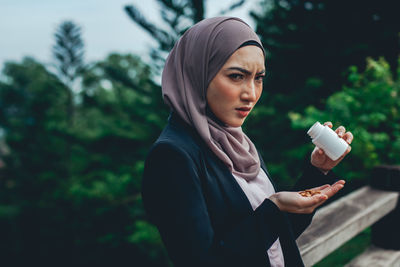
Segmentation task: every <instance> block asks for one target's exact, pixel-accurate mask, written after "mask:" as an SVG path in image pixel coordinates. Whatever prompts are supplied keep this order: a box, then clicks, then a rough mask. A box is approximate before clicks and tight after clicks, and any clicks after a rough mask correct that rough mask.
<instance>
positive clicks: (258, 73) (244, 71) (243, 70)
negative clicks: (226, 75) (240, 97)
mask: <svg viewBox="0 0 400 267" xmlns="http://www.w3.org/2000/svg"><path fill="white" fill-rule="evenodd" d="M227 70H238V71H240V72H243V73H244V74H246V75H249V74H251V72H250V71H248V70H246V69H243V68H240V67H230V68H227ZM264 73H265V70H262V71H260V72H257V75H260V74H264Z"/></svg>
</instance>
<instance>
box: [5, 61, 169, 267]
mask: <svg viewBox="0 0 400 267" xmlns="http://www.w3.org/2000/svg"><path fill="white" fill-rule="evenodd" d="M3 75H4V77H5V79H4V81H3V82H1V83H0V125H1V127H2V130H3V131H4V133H5V134H4V138H5V143H6V145H7V147H8V148H9V153H8V154H7V155H5V156H4V157H3V160H4V162H5V168H4V169H3V170H2V172H1V174H0V175H1V177H2V178H3V181H2V184H4V185H5V186H2V187H0V201H1V202H0V203H1V204H0V225H2V226H4V227H3V228H1V230H0V231H1V234H2V236H3V237H4V239H3V240H5V241H4V242H6V243H7V242H8V243H9V244H11V245H9V246H7V247H4V248H3V246H2V247H1V248H2V249H3V251H6V254H7V255H9V258H7V259H5V260H10V261H14V262H16V263H20V264H24V263H25V262H24V258H25V257H21V256H22V255H28V258H30V259H31V260H38V261H39V260H40V261H41V262H43V264H45V265H46V263H48V264H50V262H52V261H53V260H56V259H57V258H60V257H66V253H67V254H69V255H71V257H70V259H69V260H66V262H65V265H69V266H70V265H74V261H79V262H80V263H82V264H89V263H90V264H89V265H91V264H96V265H101V266H105V265H107V266H108V265H110V264H112V263H113V264H117V265H118V264H119V265H121V264H131V265H132V264H135V263H136V264H137V263H138V262H139V263H143V266H157V265H159V264H160V263H161V262H168V260H167V258H166V254H165V251H164V248H163V246H162V245H161V240H160V237H159V234H158V232H157V230H156V229H155V227H154V226H152V225H151V224H149V223H148V222H146V218H145V213H144V210H143V205H142V199H141V195H140V190H141V177H142V172H143V167H144V158H145V155H146V153H147V150H148V149H149V147H150V145H151V144H152V143H153V142H154V141H155V139H156V138H157V136H158V135H159V133H160V131H161V129H162V128H163V126H164V125H165V123H166V121H167V116H168V110H167V109H166V107H165V106H164V105H163V104H162V103H161V101H162V100H161V90H160V87H159V86H157V85H155V83H154V82H152V80H151V78H152V77H151V73H150V69H149V67H148V66H147V65H145V64H144V63H142V62H141V61H140V59H139V58H138V57H136V56H132V55H118V54H113V55H110V56H109V57H108V58H107V59H105V60H104V61H101V62H98V63H96V64H93V66H92V67H91V68H89V69H87V71H86V73H85V74H84V76H83V85H82V88H83V90H82V93H81V94H80V95H77V96H75V97H74V99H76V102H75V103H74V105H75V112H74V113H73V116H74V117H73V120H72V122H73V123H71V121H70V118H69V114H68V103H69V101H68V100H69V98H68V94H69V93H70V92H71V91H70V88H67V87H66V86H65V85H64V83H62V82H61V81H60V80H59V79H58V78H57V77H56V76H55V75H53V74H51V73H50V72H48V71H47V70H46V69H45V68H44V66H43V65H41V64H40V63H38V62H36V61H34V60H33V59H29V58H26V59H24V61H23V62H21V63H7V64H6V66H5V68H4V73H3ZM9 224H11V225H14V226H13V228H14V229H15V231H17V232H22V233H29V234H26V235H15V232H10V231H7V229H9V226H8V225H9ZM38 240H40V241H38ZM2 243H3V242H2ZM4 244H5V243H4ZM43 252H45V253H46V255H49V256H48V257H47V258H45V257H43V256H44V255H43ZM130 255H134V256H133V257H130Z"/></svg>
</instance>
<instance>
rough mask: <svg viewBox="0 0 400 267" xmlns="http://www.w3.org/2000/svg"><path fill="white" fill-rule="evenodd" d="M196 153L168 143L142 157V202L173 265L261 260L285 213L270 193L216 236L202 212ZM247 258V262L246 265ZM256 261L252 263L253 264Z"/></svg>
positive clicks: (242, 264) (222, 263)
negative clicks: (267, 197) (268, 197)
mask: <svg viewBox="0 0 400 267" xmlns="http://www.w3.org/2000/svg"><path fill="white" fill-rule="evenodd" d="M200 178H201V177H200V172H199V168H198V166H197V164H196V159H193V158H191V157H190V156H189V155H188V154H187V153H186V152H185V151H183V150H181V149H180V148H178V147H176V146H173V145H172V144H169V143H161V144H158V145H156V146H155V147H154V148H153V149H152V151H151V152H150V154H149V156H148V158H147V159H146V164H145V170H144V180H143V187H142V194H143V203H144V206H145V209H146V212H147V214H148V216H149V218H150V220H151V221H152V222H153V223H154V224H155V225H156V226H157V227H158V229H159V232H160V234H161V237H162V239H163V242H164V244H165V247H166V249H167V251H168V254H169V256H170V258H171V260H172V261H173V262H174V264H175V265H176V266H252V264H251V263H252V261H254V260H256V258H257V257H258V260H260V255H262V257H263V259H262V260H263V261H264V262H265V260H266V257H267V255H266V254H267V253H266V251H267V249H268V248H269V247H270V246H271V245H272V243H273V242H274V241H275V240H276V239H277V237H278V233H279V231H280V230H281V227H282V225H283V223H282V222H283V217H284V215H283V214H282V213H281V212H280V210H279V209H278V207H277V206H276V205H275V204H274V203H273V202H272V201H270V200H269V199H266V200H265V201H264V202H263V203H262V204H261V205H260V206H259V207H258V208H257V209H256V210H255V211H254V212H253V211H251V212H249V214H248V216H244V218H242V219H241V220H240V221H237V223H236V224H234V226H233V227H231V228H230V229H229V230H227V231H226V233H225V234H223V235H221V236H217V235H216V234H215V232H214V230H213V226H212V221H211V220H210V217H209V215H208V212H207V206H206V202H205V198H204V194H203V191H202V187H201V179H200ZM249 264H250V265H249ZM253 266H255V265H253Z"/></svg>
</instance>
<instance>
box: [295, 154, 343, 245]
mask: <svg viewBox="0 0 400 267" xmlns="http://www.w3.org/2000/svg"><path fill="white" fill-rule="evenodd" d="M337 180H339V178H338V177H337V175H336V174H335V173H334V172H333V171H332V170H331V171H329V173H328V174H326V175H325V174H323V173H322V172H321V171H320V170H318V169H317V168H316V167H314V166H313V165H312V164H311V163H309V162H307V164H306V166H305V168H304V171H303V173H302V175H301V176H300V178H299V179H298V181H297V182H296V184H295V186H294V187H293V188H292V190H293V191H301V190H305V189H310V188H313V187H317V186H321V185H324V184H333V183H334V182H336V181H337ZM315 211H316V210H314V212H313V213H311V214H294V213H288V218H289V221H290V223H291V225H292V229H293V235H294V237H295V238H296V239H297V238H298V237H299V236H300V235H301V234H302V233H303V232H304V230H305V229H306V228H307V227H308V226H309V225H310V224H311V220H312V218H313V216H314V214H315Z"/></svg>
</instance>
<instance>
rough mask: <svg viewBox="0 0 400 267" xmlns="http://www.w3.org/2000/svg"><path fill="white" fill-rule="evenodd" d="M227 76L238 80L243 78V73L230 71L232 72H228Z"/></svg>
mask: <svg viewBox="0 0 400 267" xmlns="http://www.w3.org/2000/svg"><path fill="white" fill-rule="evenodd" d="M228 76H229V78H231V79H232V80H235V81H239V80H242V79H243V78H244V75H243V74H241V73H232V74H229V75H228Z"/></svg>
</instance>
